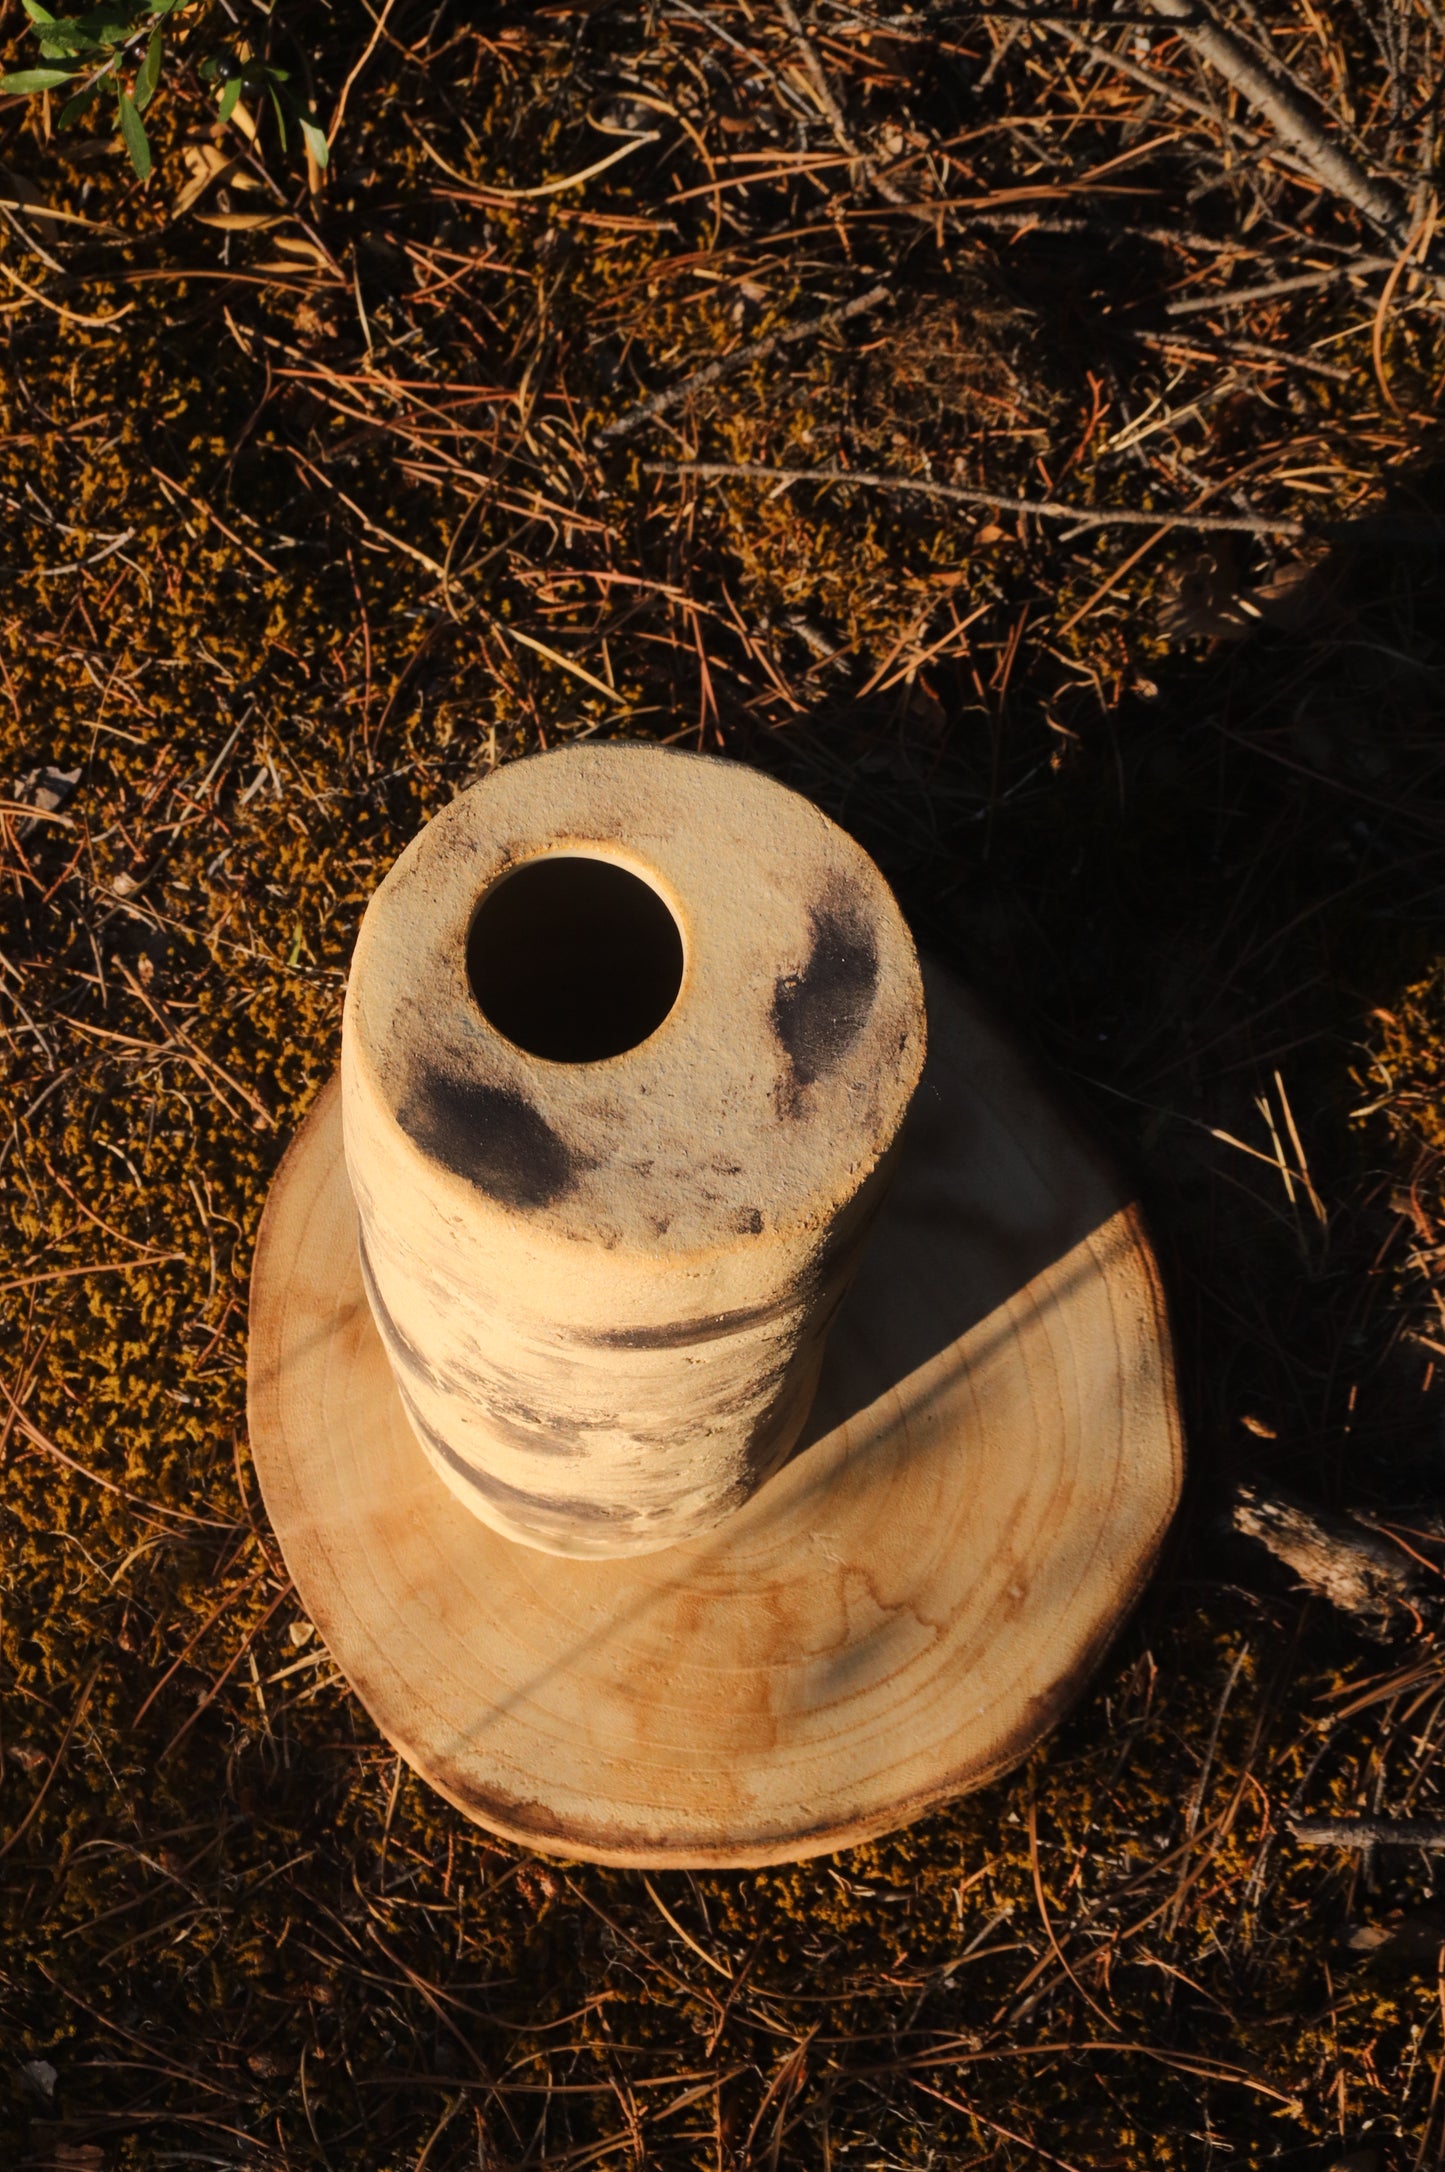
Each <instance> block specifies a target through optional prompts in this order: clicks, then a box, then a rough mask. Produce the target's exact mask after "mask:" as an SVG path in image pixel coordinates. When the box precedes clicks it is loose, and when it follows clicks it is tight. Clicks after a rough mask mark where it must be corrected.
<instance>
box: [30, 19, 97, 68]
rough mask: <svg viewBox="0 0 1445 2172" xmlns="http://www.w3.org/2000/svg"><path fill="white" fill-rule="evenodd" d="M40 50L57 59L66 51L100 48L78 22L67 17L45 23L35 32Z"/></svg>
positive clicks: (92, 50) (88, 50)
mask: <svg viewBox="0 0 1445 2172" xmlns="http://www.w3.org/2000/svg"><path fill="white" fill-rule="evenodd" d="M37 35H38V37H39V41H40V50H41V52H42V53H44V54H45V55H46V57H47V58H49V59H59V58H61V57H62V56H63V55H64V54H66V53H95V52H99V51H100V50H101V48H100V47H99V46H98V45H97V43H96V41H95V39H94V38H92V37H91V36H90V35H89V33H88V32H87V31H86V30H84V29H83V28H82V27H81V25H80V24H79V23H78V22H71V21H70V20H69V19H68V18H67V19H66V20H64V21H62V22H58V23H47V24H46V26H45V28H44V29H43V30H42V31H40V32H38V33H37Z"/></svg>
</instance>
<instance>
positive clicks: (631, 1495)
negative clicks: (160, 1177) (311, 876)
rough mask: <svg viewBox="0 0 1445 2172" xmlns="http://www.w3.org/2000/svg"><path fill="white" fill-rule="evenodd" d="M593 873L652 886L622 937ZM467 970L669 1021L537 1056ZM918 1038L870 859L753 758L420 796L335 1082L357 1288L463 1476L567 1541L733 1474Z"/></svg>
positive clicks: (899, 935)
mask: <svg viewBox="0 0 1445 2172" xmlns="http://www.w3.org/2000/svg"><path fill="white" fill-rule="evenodd" d="M599 869H600V871H601V872H600V875H599ZM559 870H560V874H559ZM539 873H540V874H541V876H542V879H541V881H540V882H539V881H538V880H537V878H538V875H539ZM549 876H551V877H555V878H556V880H557V884H558V888H557V895H558V896H560V897H561V899H562V900H563V904H562V906H561V908H559V909H558V910H552V909H551V908H549V905H548V897H549V888H548V879H547V878H548V877H549ZM589 882H590V884H591V887H590V888H589ZM510 883H515V884H516V885H517V887H516V888H515V889H514V890H509V884H510ZM614 892H616V893H619V894H620V895H621V897H622V900H623V905H622V910H623V912H625V910H626V908H625V898H626V895H627V894H628V893H631V894H632V895H633V896H634V897H635V898H636V899H638V900H641V901H643V902H644V904H645V907H646V910H645V911H643V912H634V913H632V914H631V915H630V917H619V918H618V920H617V923H616V925H617V934H616V938H615V944H614V946H613V947H614V949H615V951H616V953H617V961H614V958H613V956H612V954H611V953H610V952H609V948H608V942H607V940H606V922H605V915H607V914H608V913H611V912H617V911H618V910H619V906H618V898H617V896H614ZM569 899H570V900H571V903H570V905H569V904H568V902H567V901H568V900H569ZM509 900H518V901H520V903H519V905H518V909H516V910H511V909H509ZM659 900H660V901H661V909H660V908H659V902H658V901H659ZM497 901H501V903H502V908H503V909H502V910H501V911H500V912H498V911H495V910H494V909H493V908H494V906H495V904H496V903H497ZM479 906H480V907H481V909H480V910H479ZM568 910H570V911H572V912H573V914H574V915H575V925H573V926H571V927H570V928H569V927H568V926H567V924H566V918H565V916H566V912H567V911H568ZM559 912H560V919H559ZM599 928H600V929H601V931H602V932H601V936H600V938H599ZM494 931H495V932H494ZM578 956H584V957H586V958H587V959H588V961H589V962H588V968H587V971H586V972H585V973H583V974H582V975H581V976H580V977H579V974H578V972H577V968H576V959H577V957H578ZM615 962H616V971H615V975H614V971H613V969H614V963H615ZM669 974H670V976H671V977H670V978H668V977H667V976H668V975H669ZM654 983H656V985H655V986H654ZM479 986H480V987H481V988H483V989H484V991H486V992H487V993H488V998H489V1001H490V1002H491V1003H492V1004H493V1007H494V1010H495V1012H496V1013H497V1015H500V1016H503V1017H505V1018H506V1019H507V1020H508V1021H513V1020H518V1021H527V1022H528V1023H530V1025H531V1027H532V1029H533V1031H534V1033H535V1036H536V1039H537V1040H539V1041H540V1042H542V1043H543V1045H545V1046H547V1047H548V1048H553V1047H561V1046H566V1045H568V1041H569V1037H575V1036H577V1035H578V1034H579V1030H580V1040H579V1041H578V1043H577V1045H579V1046H584V1047H586V1048H587V1049H589V1051H590V1050H591V1049H593V1048H594V1047H595V1046H596V1045H597V1044H598V1039H599V1036H601V1037H602V1039H603V1041H604V1042H605V1035H606V1030H607V1026H608V1023H609V1010H608V1006H609V1004H610V1005H612V1006H613V1008H614V1009H615V1011H616V1013H617V1016H618V1019H619V1021H620V1029H621V1030H623V1037H624V1038H625V1037H626V1033H628V1032H635V1031H637V1030H638V1028H639V1025H641V1026H643V1027H646V1026H648V1025H650V1024H651V1014H652V1011H654V1010H657V1009H661V1011H662V1012H663V1015H662V1017H661V1021H660V1023H657V1024H656V1025H655V1027H653V1029H652V1030H649V1031H646V1032H645V1037H644V1038H642V1039H641V1040H640V1041H639V1042H638V1043H637V1045H635V1046H629V1047H624V1048H621V1049H619V1050H618V1051H617V1052H616V1053H609V1054H606V1055H603V1056H600V1057H599V1056H596V1055H591V1056H590V1060H576V1061H569V1060H556V1059H555V1058H554V1057H553V1056H551V1055H548V1054H537V1053H535V1052H533V1051H532V1050H530V1049H529V1048H526V1047H521V1046H518V1045H517V1042H516V1041H514V1040H513V1039H510V1038H509V1037H508V1036H507V1034H506V1033H504V1032H502V1031H500V1030H499V1029H498V1027H497V1026H496V1025H495V1024H494V1023H492V1021H491V1019H490V1018H489V1016H488V1015H486V1014H485V1013H484V1010H483V1008H482V1003H481V1001H480V1000H479V997H478V994H477V993H476V989H477V988H478V987H479ZM554 986H555V994H554V995H549V990H550V989H553V988H554ZM674 988H675V999H673V990H674ZM599 991H600V992H599ZM669 1003H670V1007H669ZM549 1005H550V1008H549ZM589 1006H590V1013H589ZM649 1006H650V1007H649ZM579 1021H580V1029H579ZM515 1030H517V1031H519V1032H520V1031H522V1030H524V1027H523V1026H522V1025H518V1026H516V1028H515ZM923 1056H924V1006H923V992H922V983H921V980H920V977H919V971H918V963H917V959H916V956H915V954H914V949H913V944H912V940H911V938H910V936H909V934H908V930H907V928H906V926H905V925H904V922H903V919H902V917H901V915H900V913H899V911H898V908H897V906H896V904H895V902H894V900H893V896H892V893H891V892H890V891H889V889H888V887H887V885H886V883H885V882H884V880H883V878H882V876H881V875H880V874H879V873H878V870H877V868H876V867H875V866H874V864H873V862H872V861H871V860H870V859H869V858H868V856H867V854H866V853H864V852H863V851H862V849H861V848H860V847H859V846H858V845H856V844H855V843H854V842H853V841H852V840H851V839H850V838H849V837H847V836H846V835H845V834H844V833H843V831H841V830H839V829H838V828H837V827H836V826H835V825H834V824H833V823H831V822H829V821H828V820H827V818H826V817H825V816H823V815H821V814H820V813H819V812H818V811H817V809H816V808H814V807H813V806H812V805H811V804H810V802H808V801H807V800H805V799H802V798H801V797H800V796H799V795H798V794H796V793H793V792H790V791H788V790H787V789H786V788H785V787H784V786H782V785H779V784H776V783H774V782H772V781H771V780H770V779H768V778H766V777H764V776H762V775H760V774H759V773H758V772H756V771H754V770H750V769H746V768H744V767H742V766H741V765H739V764H737V763H732V762H722V761H714V760H711V759H707V758H704V757H701V756H697V755H690V754H682V753H677V752H670V751H667V750H664V749H659V748H654V747H645V746H626V745H610V746H602V747H580V748H571V749H567V750H565V751H562V752H558V753H554V754H548V755H542V756H537V757H534V758H533V759H531V760H529V761H524V762H517V763H512V764H509V765H508V766H506V767H505V768H503V769H501V770H498V771H497V772H495V773H494V774H493V775H492V776H491V777H489V778H488V779H486V781H485V782H483V783H482V784H480V785H477V786H475V787H474V788H473V789H472V790H471V791H470V792H467V793H464V794H463V795H462V796H461V797H460V798H459V799H457V800H455V801H454V802H453V803H452V805H451V806H450V807H448V808H447V809H446V810H445V811H444V812H443V813H442V814H440V815H439V816H438V817H437V818H436V819H435V820H434V821H433V822H431V823H430V824H429V825H428V827H427V828H426V829H425V830H423V831H422V833H421V834H420V836H418V837H417V838H416V839H415V840H414V841H413V843H412V844H411V845H410V846H409V847H408V849H407V850H406V852H404V853H403V854H402V856H401V858H400V860H399V861H398V862H397V863H396V865H395V867H393V869H392V870H391V873H390V874H389V875H388V876H387V878H386V880H385V882H384V883H383V884H382V885H381V887H380V889H379V890H378V891H377V893H376V895H375V896H374V898H373V899H372V902H371V904H370V906H369V907H368V910H367V913H366V917H365V919H364V921H363V924H362V930H361V934H360V938H359V940H358V942H357V946H356V953H355V957H354V960H353V964H352V971H351V978H350V984H349V989H348V995H347V1006H346V1018H345V1027H344V1033H343V1049H342V1095H343V1110H344V1127H345V1140H346V1159H347V1164H348V1167H349V1170H350V1175H351V1183H352V1188H353V1191H354V1193H355V1197H356V1201H357V1206H358V1209H359V1212H360V1218H361V1230H362V1239H361V1257H362V1274H363V1278H364V1285H365V1290H366V1295H367V1298H368V1300H369V1302H370V1306H371V1310H372V1314H373V1316H374V1318H375V1321H376V1325H377V1328H378V1330H379V1332H380V1335H381V1337H382V1340H383V1343H384V1345H385V1347H386V1350H387V1353H388V1356H389V1357H390V1360H391V1363H392V1367H393V1369H394V1372H395V1374H396V1378H397V1383H398V1389H399V1392H400V1395H401V1398H402V1402H403V1404H404V1407H405V1409H406V1412H407V1415H408V1417H409V1419H410V1421H411V1423H412V1426H413V1427H414V1429H415V1431H416V1433H417V1435H418V1437H419V1438H420V1440H421V1441H422V1443H423V1445H424V1446H425V1448H426V1450H427V1453H428V1454H429V1455H430V1456H431V1458H432V1460H433V1462H434V1464H435V1467H436V1469H437V1470H438V1472H439V1473H440V1475H441V1476H442V1477H443V1478H444V1479H445V1481H446V1483H447V1484H448V1485H450V1486H452V1487H453V1489H454V1490H455V1491H456V1492H457V1494H458V1496H459V1498H461V1499H462V1500H463V1501H465V1502H466V1504H467V1505H468V1506H469V1507H470V1508H471V1509H472V1510H473V1511H474V1512H475V1513H476V1514H477V1515H479V1516H481V1517H482V1518H483V1519H484V1520H485V1521H486V1522H488V1523H490V1524H492V1525H494V1526H495V1528H496V1529H498V1530H499V1531H503V1532H505V1533H506V1534H507V1535H508V1536H509V1537H512V1538H518V1539H522V1540H525V1541H527V1542H528V1543H530V1544H532V1545H534V1546H539V1547H542V1548H544V1549H547V1550H549V1551H553V1552H560V1553H569V1554H579V1555H593V1554H598V1555H600V1554H608V1555H612V1554H630V1553H640V1552H646V1551H650V1550H653V1549H656V1548H659V1547H663V1546H667V1545H671V1544H674V1543H676V1542H677V1541H678V1540H680V1539H684V1538H687V1537H689V1536H692V1535H694V1534H696V1533H698V1532H700V1531H704V1530H706V1529H709V1528H710V1527H711V1526H712V1525H713V1524H715V1523H717V1522H718V1521H719V1519H720V1518H722V1517H723V1516H725V1515H726V1514H728V1513H729V1512H730V1511H731V1510H733V1509H735V1508H736V1507H737V1506H738V1505H739V1504H740V1503H741V1502H742V1501H744V1500H745V1499H746V1498H747V1497H748V1495H749V1494H750V1493H752V1492H753V1491H754V1490H755V1488H756V1487H757V1485H758V1484H759V1482H760V1481H761V1480H762V1479H763V1478H764V1477H766V1476H767V1474H768V1473H769V1472H770V1471H771V1470H773V1469H775V1468H776V1467H777V1466H778V1464H779V1463H780V1462H781V1461H782V1460H783V1458H784V1457H785V1456H786V1455H787V1453H788V1451H789V1450H790V1448H791V1447H792V1446H793V1444H794V1442H795V1441H796V1439H797V1437H798V1434H799V1431H800V1429H801V1427H802V1425H803V1423H804V1421H805V1419H806V1416H807V1412H808V1409H809V1406H810V1404H811V1401H812V1398H813V1393H814V1389H815V1387H816V1383H817V1378H818V1367H819V1364H820V1362H821V1358H822V1349H823V1343H824V1339H825V1337H826V1333H827V1329H828V1326H829V1324H830V1322H831V1320H832V1318H833V1316H834V1314H835V1313H836V1310H837V1307H838V1304H839V1303H840V1302H841V1300H842V1297H843V1295H844V1292H845V1290H846V1288H847V1284H848V1281H849V1278H850V1276H851V1274H852V1272H853V1270H854V1268H855V1266H856V1263H857V1259H858V1255H859V1251H860V1246H861V1241H862V1239H863V1237H864V1236H865V1235H866V1230H867V1226H868V1224H869V1222H870V1220H871V1218H872V1216H873V1214H874V1213H875V1212H876V1209H877V1206H878V1204H879V1201H880V1199H881V1197H882V1193H883V1190H884V1187H885V1185H886V1182H887V1178H888V1175H889V1171H890V1168H891V1161H890V1152H891V1149H892V1148H893V1145H894V1142H895V1139H896V1137H897V1134H898V1130H899V1126H900V1124H901V1122H902V1120H903V1116H904V1113H905V1111H906V1109H907V1106H908V1103H909V1099H910V1097H911V1095H912V1093H913V1090H914V1087H915V1084H916V1082H917V1079H918V1075H919V1071H920V1068H921V1066H922V1062H923Z"/></svg>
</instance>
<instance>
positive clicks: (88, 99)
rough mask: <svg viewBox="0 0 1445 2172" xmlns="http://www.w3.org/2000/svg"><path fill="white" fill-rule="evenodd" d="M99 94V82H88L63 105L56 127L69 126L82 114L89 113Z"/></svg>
mask: <svg viewBox="0 0 1445 2172" xmlns="http://www.w3.org/2000/svg"><path fill="white" fill-rule="evenodd" d="M99 95H100V85H99V84H98V83H87V84H86V86H85V89H84V90H83V91H77V93H76V95H75V96H74V97H73V98H68V99H67V100H66V102H65V104H64V105H63V106H62V107H61V109H60V118H59V119H58V120H57V121H56V124H55V125H56V127H57V128H69V127H70V125H71V123H72V122H73V121H78V120H79V119H80V117H81V115H82V114H85V113H89V111H90V109H91V107H92V106H93V105H94V104H95V101H96V99H97V98H98V97H99Z"/></svg>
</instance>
